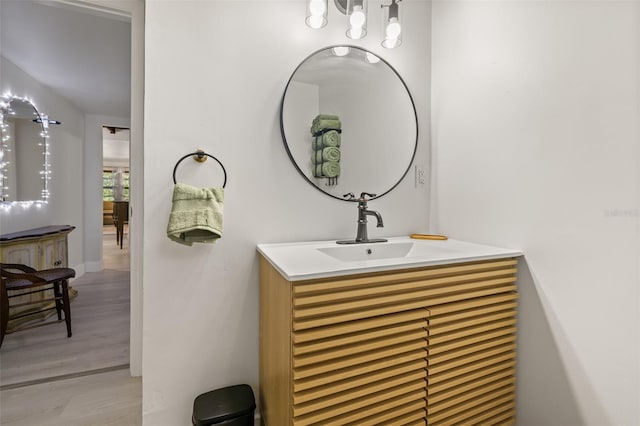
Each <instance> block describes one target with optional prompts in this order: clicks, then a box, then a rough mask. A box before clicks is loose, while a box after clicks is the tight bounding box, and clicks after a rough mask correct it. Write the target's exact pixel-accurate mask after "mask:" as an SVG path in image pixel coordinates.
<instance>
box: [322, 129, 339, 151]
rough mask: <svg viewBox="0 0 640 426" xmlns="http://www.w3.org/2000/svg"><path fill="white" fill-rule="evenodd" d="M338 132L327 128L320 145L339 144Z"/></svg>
mask: <svg viewBox="0 0 640 426" xmlns="http://www.w3.org/2000/svg"><path fill="white" fill-rule="evenodd" d="M340 139H341V138H340V133H338V132H337V131H335V130H329V131H328V132H327V133H325V134H324V135H322V145H323V146H336V147H337V146H340V142H341V141H340Z"/></svg>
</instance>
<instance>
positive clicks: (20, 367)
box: [0, 0, 144, 389]
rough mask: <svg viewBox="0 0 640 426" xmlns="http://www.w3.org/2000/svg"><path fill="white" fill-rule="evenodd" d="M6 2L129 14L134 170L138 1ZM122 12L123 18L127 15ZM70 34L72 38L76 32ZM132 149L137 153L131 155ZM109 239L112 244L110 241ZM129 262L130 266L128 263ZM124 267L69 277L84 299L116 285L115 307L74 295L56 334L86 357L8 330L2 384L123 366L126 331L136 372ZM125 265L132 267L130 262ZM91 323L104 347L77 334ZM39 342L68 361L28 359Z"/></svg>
mask: <svg viewBox="0 0 640 426" xmlns="http://www.w3.org/2000/svg"><path fill="white" fill-rule="evenodd" d="M100 3H102V4H103V5H104V7H99V4H100ZM12 4H15V5H20V6H23V4H24V5H26V4H28V5H29V6H28V7H47V8H49V9H48V10H47V12H46V15H53V14H54V13H58V12H59V11H60V10H56V8H55V7H57V8H58V9H62V10H69V11H70V12H78V11H79V9H81V8H83V7H85V5H86V11H84V12H83V13H86V14H87V15H92V16H94V17H95V16H100V17H103V18H104V17H109V18H113V19H114V20H117V21H120V22H123V21H126V20H127V19H129V22H130V26H131V33H132V34H131V49H132V50H131V51H128V52H125V53H124V54H123V56H124V57H131V58H133V59H132V63H131V67H130V68H131V88H132V89H131V90H132V92H133V93H132V95H131V114H130V125H131V128H132V131H131V135H130V136H131V140H132V141H133V143H136V144H137V146H136V147H135V148H134V147H133V146H132V148H131V149H132V151H133V152H134V153H135V154H134V155H132V158H131V163H132V164H131V166H132V167H131V169H135V168H136V167H138V169H137V170H140V171H141V167H142V79H143V75H142V58H143V55H142V54H141V50H142V49H143V47H142V46H143V32H144V29H143V25H144V24H143V3H142V2H137V1H135V2H126V3H118V7H119V8H120V7H121V8H123V10H115V8H114V2H111V1H109V0H105V1H101V0H92V1H90V2H89V1H82V0H79V1H75V2H73V4H71V3H70V2H64V1H60V2H56V1H54V2H51V3H49V2H47V4H46V5H45V4H42V2H36V1H33V2H24V3H23V2H16V3H12ZM51 6H54V7H51ZM25 7H27V6H25ZM124 9H126V10H124ZM25 16H28V15H25ZM127 16H128V17H129V18H127ZM44 27H45V26H39V28H44ZM52 27H53V28H58V29H66V28H62V27H64V26H60V25H58V26H52ZM47 28H49V27H47ZM134 33H135V34H134ZM36 34H38V33H37V32H36V31H33V32H31V33H30V37H35V36H36ZM75 39H78V38H77V37H76V38H75ZM80 39H82V38H80ZM40 40H41V41H43V40H47V37H40ZM41 44H42V43H41ZM45 50H46V49H45ZM54 50H55V49H54ZM67 50H68V51H69V50H73V49H70V48H69V47H67ZM98 50H100V51H101V52H103V53H104V52H107V50H105V49H98ZM132 52H133V54H132ZM103 56H104V55H103ZM49 62H50V63H53V62H52V61H49ZM103 68H106V66H103ZM76 69H83V67H76ZM57 75H66V74H65V73H64V72H59V73H57ZM75 81H78V79H76V80H75ZM95 87H96V88H98V87H101V88H103V89H104V85H95ZM101 114H105V115H113V114H111V113H97V112H94V117H97V116H100V115H101ZM123 115H125V116H128V115H129V114H128V112H127V113H125V114H123ZM96 136H97V135H96ZM87 137H91V136H90V135H89V136H87ZM87 152H90V151H87V149H86V148H85V169H86V170H87V169H88V170H96V169H95V168H92V167H94V166H93V165H92V164H91V165H90V166H88V165H87V163H86V161H87V154H86V153H87ZM136 155H137V157H135V156H136ZM94 174H95V173H94ZM95 175H96V178H93V177H92V178H91V185H93V182H95V183H96V184H97V183H98V179H99V178H98V174H95ZM140 175H141V173H140ZM94 179H95V180H94ZM136 185H137V188H139V189H137V190H135V185H134V188H133V189H134V191H132V192H135V193H136V194H135V195H133V197H134V198H135V199H137V200H138V205H139V206H141V205H142V204H141V201H142V182H141V180H138V182H137V183H136ZM96 186H97V185H96ZM91 192H92V193H94V194H95V195H93V197H96V199H97V198H98V194H97V193H96V191H95V190H92V191H91ZM86 195H87V194H86V193H85V198H86ZM96 201H97V200H96ZM91 203H92V201H91V200H90V203H89V204H91ZM132 203H133V201H132ZM95 206H96V207H97V206H98V203H95ZM92 209H95V207H92ZM84 210H85V212H86V214H87V215H89V214H95V211H93V210H92V211H91V212H88V210H90V209H87V208H86V199H85V209H84ZM139 212H140V214H141V213H142V208H141V207H140V210H139ZM85 220H86V216H85ZM100 222H101V221H100ZM96 224H98V223H96ZM92 226H93V225H92ZM125 232H126V235H125V238H126V239H125V242H126V244H127V246H126V248H127V251H129V250H131V251H130V252H129V253H130V254H131V257H133V258H134V259H133V260H132V262H131V263H132V264H135V263H136V262H138V263H139V261H136V260H135V259H139V258H140V255H139V254H134V252H135V251H136V248H135V247H131V246H135V241H134V240H135V238H130V237H131V235H130V232H129V229H128V226H127V229H126V231H125ZM140 232H141V230H140ZM101 234H102V224H101V223H100V224H99V225H98V226H97V227H96V232H95V233H94V231H93V228H91V229H89V227H85V229H84V235H83V238H82V239H83V240H84V241H85V247H86V242H87V241H96V239H95V237H94V236H97V235H101ZM138 241H141V237H140V238H138ZM113 245H115V243H114V244H113ZM137 250H141V248H140V247H139V248H138V249H137ZM116 253H117V255H118V256H117V257H118V258H119V259H123V257H122V254H124V247H123V249H122V251H120V252H116ZM129 253H127V254H129ZM85 259H86V258H85ZM126 260H127V261H128V260H129V256H128V255H127V256H126ZM107 262H108V261H107ZM127 266H128V265H127ZM131 266H132V267H133V265H131ZM124 268H125V267H124V266H123V265H122V264H121V265H120V266H118V267H113V268H111V267H110V268H109V269H108V270H107V271H100V272H87V273H85V274H84V275H82V276H81V277H80V278H78V279H76V280H75V281H74V282H73V286H74V287H76V288H78V289H81V290H83V291H82V293H81V295H82V296H83V298H82V299H84V300H85V301H88V300H90V299H91V298H90V297H89V296H90V295H91V294H93V295H94V296H95V297H96V300H97V299H100V301H101V302H104V301H105V300H110V297H106V296H105V292H106V290H107V289H109V288H111V289H118V290H119V291H120V293H119V294H120V296H118V295H116V296H114V297H113V299H112V301H113V302H114V303H117V304H119V305H118V306H117V307H116V306H115V305H111V306H106V305H105V306H103V307H100V306H98V305H97V304H96V303H87V304H86V305H82V304H80V300H81V299H80V298H77V299H76V300H75V301H74V302H73V303H72V321H73V338H72V339H66V338H65V339H60V340H61V343H62V344H66V346H67V348H68V349H70V350H78V353H83V354H85V355H88V356H87V357H85V358H86V363H85V362H84V361H81V360H79V359H78V357H77V356H76V355H73V354H72V353H71V352H67V353H65V352H64V351H62V350H61V349H60V350H58V349H56V348H55V347H53V346H49V345H48V343H50V342H49V341H48V340H47V339H48V337H47V336H44V335H43V336H39V335H38V333H39V332H40V330H33V331H30V332H29V333H17V334H15V335H14V336H12V340H13V339H15V343H16V345H22V349H24V350H21V351H20V352H23V354H20V353H18V352H15V355H12V354H11V353H13V352H12V351H11V350H10V341H9V340H7V339H5V342H4V343H3V347H2V353H1V354H0V355H2V380H1V384H2V388H3V389H5V388H7V387H18V386H19V385H20V384H22V385H26V384H28V383H33V382H37V381H42V380H44V381H49V380H59V379H60V378H65V377H74V376H77V375H86V374H94V373H96V372H99V371H100V370H104V369H120V368H126V367H127V366H128V365H129V364H130V355H129V353H130V352H131V350H130V341H129V335H130V334H135V335H136V338H135V342H137V343H136V345H137V349H135V350H134V351H133V352H134V355H133V356H132V358H135V360H136V361H133V362H132V364H133V363H135V364H136V365H137V366H135V367H131V368H130V370H131V372H132V373H133V374H134V375H139V374H140V370H141V369H140V366H139V364H140V361H139V360H140V359H141V355H136V353H140V352H141V349H140V345H141V343H140V340H141V339H140V337H139V336H140V335H141V327H140V326H139V325H137V326H136V325H134V326H133V327H131V329H133V332H132V333H130V327H129V321H130V317H131V316H136V317H138V318H139V317H141V311H140V309H141V302H140V300H139V299H140V297H138V296H135V295H136V294H141V289H136V290H131V294H133V295H134V297H137V302H136V308H134V309H131V308H130V306H131V303H130V299H131V298H130V297H127V296H130V294H129V290H130V289H131V287H132V286H130V282H131V279H130V273H129V271H127V272H126V273H127V277H126V279H125V278H122V275H118V274H117V273H116V272H118V273H121V272H124V271H122V270H121V269H124ZM131 269H135V267H133V268H131ZM87 270H89V268H87ZM136 273H137V274H140V273H141V272H140V269H139V267H138V268H137V272H136ZM96 274H98V275H96ZM137 282H138V283H140V282H141V280H140V279H138V280H137ZM124 293H127V294H124ZM84 296H86V297H84ZM125 299H126V300H125ZM118 310H119V311H118ZM116 311H118V312H120V314H114V312H116ZM132 311H134V312H136V313H135V314H134V315H132V314H131V312H132ZM84 314H90V316H91V317H92V319H93V320H95V321H94V322H91V318H89V317H83V315H84ZM103 314H104V315H103ZM114 319H117V321H114V322H110V321H111V320H114ZM92 323H93V329H92V331H89V333H93V334H94V335H95V336H98V339H96V340H100V345H102V346H103V347H109V351H106V352H102V353H98V351H97V346H96V344H94V343H91V342H89V341H88V340H87V341H85V340H83V339H81V334H82V333H81V331H82V329H83V324H86V325H87V326H89V325H90V324H92ZM137 324H140V320H138V322H137ZM41 330H42V332H43V333H46V334H51V328H50V327H43V328H42V329H41ZM45 330H46V331H45ZM87 330H89V329H87ZM119 330H122V331H123V333H120V331H119ZM103 333H104V334H103ZM123 336H124V337H123ZM27 337H33V341H27ZM109 337H113V338H114V339H115V340H114V341H108V340H105V339H107V338H109ZM131 344H133V343H131ZM39 347H43V348H47V350H48V351H49V353H52V352H55V353H56V355H57V360H56V361H57V362H55V363H54V362H52V364H57V366H58V367H60V364H61V363H64V362H68V365H67V366H65V367H63V368H59V369H56V370H53V369H50V367H52V365H49V366H46V365H43V364H42V363H41V360H42V358H41V359H40V360H38V359H36V358H34V359H33V362H31V364H30V362H29V359H28V358H26V357H25V356H24V353H26V352H27V351H28V352H30V353H32V354H33V355H34V356H36V355H37V353H38V352H37V350H36V349H37V348H39ZM32 349H33V350H32ZM94 349H95V351H94ZM40 356H41V357H44V356H45V355H43V354H42V353H40ZM12 357H13V358H12ZM12 359H15V362H13V361H12ZM107 360H108V362H107ZM52 361H53V360H52ZM12 363H13V365H15V366H16V368H15V369H13V368H12V367H11V365H12ZM45 364H46V363H45Z"/></svg>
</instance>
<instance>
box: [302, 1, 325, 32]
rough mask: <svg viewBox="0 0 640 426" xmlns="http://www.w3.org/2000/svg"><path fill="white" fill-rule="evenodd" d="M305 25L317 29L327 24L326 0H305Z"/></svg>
mask: <svg viewBox="0 0 640 426" xmlns="http://www.w3.org/2000/svg"><path fill="white" fill-rule="evenodd" d="M305 22H306V23H307V26H309V27H311V28H314V29H319V28H322V27H324V26H325V25H327V0H307V19H306V20H305Z"/></svg>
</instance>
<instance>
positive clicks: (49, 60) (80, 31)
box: [0, 0, 131, 118]
mask: <svg viewBox="0 0 640 426" xmlns="http://www.w3.org/2000/svg"><path fill="white" fill-rule="evenodd" d="M84 5H85V4H84V3H83V2H81V1H77V0H76V1H70V0H58V1H55V0H53V1H52V0H49V1H43V0H39V1H36V0H0V42H1V45H0V47H1V49H0V52H1V53H2V55H3V56H4V57H6V58H7V59H8V60H9V61H11V62H13V63H14V64H16V65H17V66H18V67H20V68H22V69H23V70H24V71H26V72H27V73H28V74H30V75H31V76H32V77H34V78H35V79H36V80H38V81H39V82H41V83H43V84H44V85H46V86H49V87H51V88H52V89H53V90H54V91H55V92H57V93H58V94H60V95H62V96H63V97H65V98H66V99H68V100H69V101H71V102H72V103H73V104H74V105H75V106H77V107H78V108H79V109H80V110H81V111H82V112H84V113H87V114H96V115H111V116H116V117H129V115H130V91H131V88H130V87H131V24H130V22H129V21H128V20H127V19H126V18H123V16H122V15H115V14H111V13H105V11H104V10H101V9H99V8H95V7H92V8H87V7H83V6H84ZM54 118H55V117H54Z"/></svg>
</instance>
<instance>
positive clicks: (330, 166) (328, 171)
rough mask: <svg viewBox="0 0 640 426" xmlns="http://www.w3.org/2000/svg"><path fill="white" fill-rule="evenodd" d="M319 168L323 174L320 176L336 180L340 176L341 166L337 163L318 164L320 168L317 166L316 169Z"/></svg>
mask: <svg viewBox="0 0 640 426" xmlns="http://www.w3.org/2000/svg"><path fill="white" fill-rule="evenodd" d="M318 167H320V172H321V173H320V174H319V176H322V177H328V178H334V177H338V176H339V175H340V164H339V163H336V162H335V161H325V162H324V163H322V164H318V166H316V169H317V168H318ZM317 171H318V170H316V172H317Z"/></svg>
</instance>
